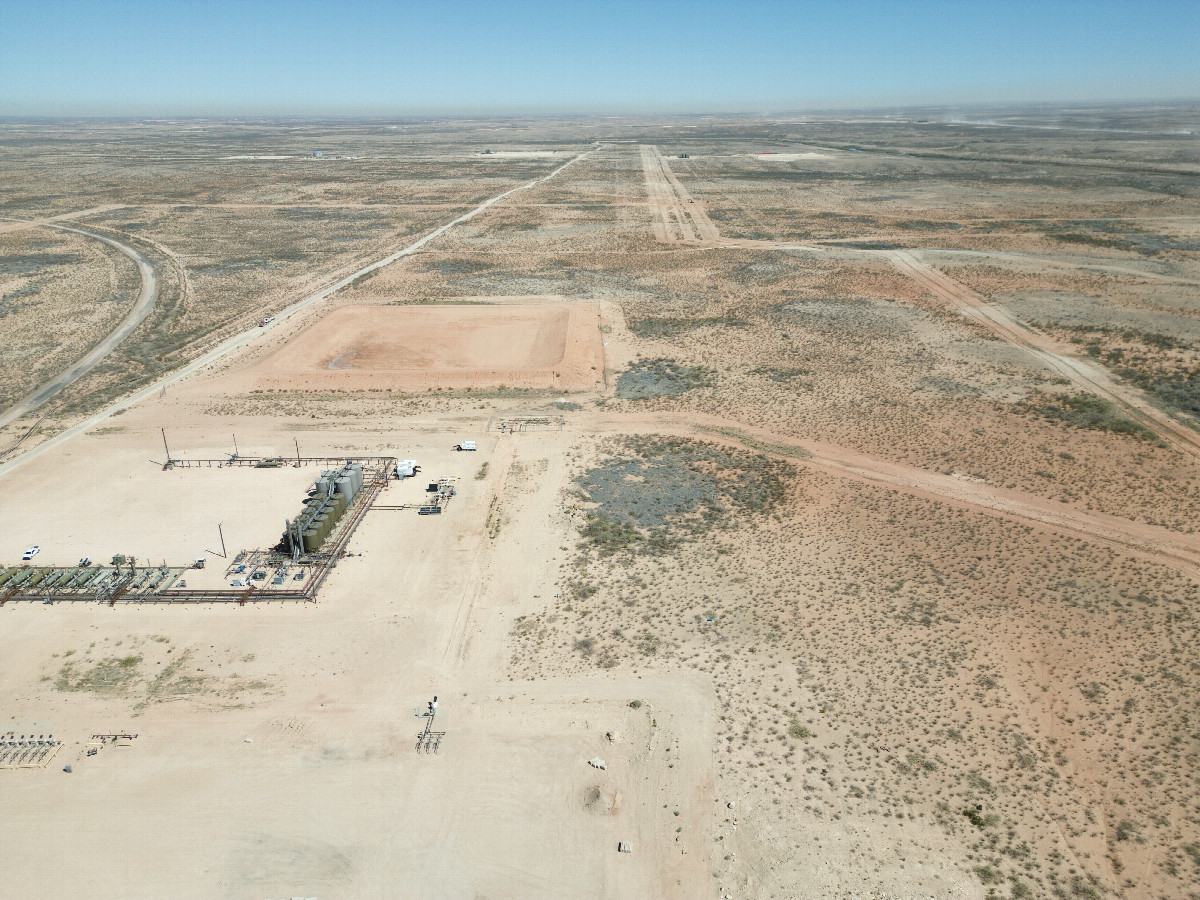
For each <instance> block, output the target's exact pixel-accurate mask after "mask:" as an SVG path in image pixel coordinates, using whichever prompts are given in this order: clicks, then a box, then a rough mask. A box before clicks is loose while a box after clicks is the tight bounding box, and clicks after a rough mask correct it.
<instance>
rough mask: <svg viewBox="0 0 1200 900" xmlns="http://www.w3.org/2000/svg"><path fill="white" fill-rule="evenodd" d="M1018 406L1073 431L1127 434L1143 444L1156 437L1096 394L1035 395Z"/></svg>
mask: <svg viewBox="0 0 1200 900" xmlns="http://www.w3.org/2000/svg"><path fill="white" fill-rule="evenodd" d="M1017 406H1018V409H1019V410H1020V411H1021V412H1022V413H1028V414H1030V415H1032V416H1034V417H1035V418H1041V419H1048V420H1050V421H1052V422H1063V423H1065V424H1067V425H1073V426H1074V427H1076V428H1090V429H1093V430H1096V431H1111V432H1114V433H1116V434H1128V435H1130V436H1132V437H1136V438H1140V439H1141V440H1143V441H1153V440H1156V439H1157V438H1158V435H1156V434H1155V433H1154V432H1153V431H1151V430H1150V429H1149V428H1147V427H1146V426H1145V425H1142V424H1141V423H1140V422H1135V421H1133V419H1129V418H1127V417H1125V416H1124V415H1122V413H1121V411H1120V410H1118V409H1117V407H1115V406H1114V405H1113V404H1112V403H1110V402H1109V401H1107V400H1105V399H1104V398H1103V397H1097V396H1096V395H1095V394H1071V395H1069V396H1065V397H1052V396H1050V395H1049V394H1037V395H1035V396H1034V397H1032V398H1030V399H1028V400H1022V401H1021V402H1020V403H1019V404H1017Z"/></svg>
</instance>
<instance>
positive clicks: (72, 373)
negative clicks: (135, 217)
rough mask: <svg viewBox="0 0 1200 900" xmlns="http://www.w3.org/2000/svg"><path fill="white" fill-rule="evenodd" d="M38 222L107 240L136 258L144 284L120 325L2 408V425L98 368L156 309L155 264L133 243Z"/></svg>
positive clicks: (65, 226) (14, 419) (156, 277)
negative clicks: (31, 389) (74, 359)
mask: <svg viewBox="0 0 1200 900" xmlns="http://www.w3.org/2000/svg"><path fill="white" fill-rule="evenodd" d="M58 218H63V216H59V217H58ZM36 224H37V225H39V226H40V227H43V228H55V229H57V230H59V231H67V232H70V233H72V234H78V235H82V236H84V237H90V238H94V239H95V240H98V241H100V242H101V243H104V244H107V245H108V246H110V247H112V248H113V249H114V250H117V251H119V252H120V253H123V254H124V255H125V256H127V257H129V259H131V260H133V264H134V265H135V266H137V269H138V277H139V279H140V280H141V288H140V290H139V291H138V296H137V299H136V300H135V301H134V304H133V307H132V308H131V309H130V310H129V312H128V313H127V314H126V315H125V318H124V319H122V320H121V321H120V322H119V323H117V327H116V328H114V329H113V330H112V331H110V332H109V333H108V334H106V335H105V336H104V337H103V338H101V339H100V341H99V342H98V343H97V344H96V345H95V346H94V347H92V349H91V350H89V351H88V352H87V353H85V354H84V355H83V357H82V358H80V359H78V360H76V361H75V362H74V363H72V364H71V365H70V366H69V367H67V369H66V370H64V371H62V372H59V373H58V374H57V375H55V376H54V377H53V378H50V379H49V380H48V381H46V382H44V383H43V384H41V385H39V386H38V387H37V388H35V389H34V390H33V391H31V392H30V393H29V394H27V395H26V396H24V397H22V398H21V399H20V400H18V401H17V402H16V403H15V404H13V405H12V406H10V407H9V408H8V409H6V410H3V411H0V428H3V427H4V426H6V425H8V424H10V423H12V422H15V421H16V420H17V419H19V418H21V417H22V416H24V415H26V414H27V413H30V412H32V411H33V410H35V409H37V408H38V407H39V406H41V405H42V404H44V403H45V402H46V401H47V400H49V399H50V398H51V397H54V396H55V395H56V394H58V393H59V392H60V391H62V390H63V389H64V388H66V387H67V386H69V385H71V384H74V383H75V382H76V381H78V380H79V379H80V378H82V377H83V376H84V375H86V374H87V373H88V372H90V371H92V369H94V368H96V366H98V365H99V364H100V363H101V362H102V361H103V360H104V359H105V358H106V357H107V356H108V355H109V354H110V353H112V351H113V350H115V349H116V348H117V346H118V345H119V344H120V343H121V342H122V341H124V340H125V338H127V337H129V335H130V334H132V333H133V331H134V329H136V328H137V327H138V326H139V325H141V324H142V322H144V321H145V319H146V317H147V316H149V315H150V313H151V312H152V311H153V310H154V304H155V302H156V301H157V300H158V276H157V274H156V273H155V271H154V267H153V266H152V265H150V262H149V261H148V260H147V259H146V257H144V256H142V254H140V253H139V252H138V251H137V250H135V249H134V248H133V247H131V246H129V245H128V244H125V243H122V242H121V241H118V240H116V239H115V238H111V237H108V236H107V235H103V234H98V233H97V232H94V231H86V230H84V229H82V228H72V227H71V226H70V225H56V224H54V223H52V222H49V221H46V222H38V223H36Z"/></svg>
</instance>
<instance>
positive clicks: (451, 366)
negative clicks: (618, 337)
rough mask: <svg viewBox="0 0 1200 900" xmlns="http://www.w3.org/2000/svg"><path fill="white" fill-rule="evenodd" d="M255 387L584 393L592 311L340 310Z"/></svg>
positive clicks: (557, 304) (594, 372)
mask: <svg viewBox="0 0 1200 900" xmlns="http://www.w3.org/2000/svg"><path fill="white" fill-rule="evenodd" d="M254 372H255V374H256V376H257V386H258V388H260V389H275V390H281V389H296V388H318V389H325V390H343V391H361V390H393V391H394V390H399V391H418V390H431V389H436V388H443V389H449V390H465V389H479V388H494V387H499V386H501V385H504V386H507V387H521V388H543V389H546V388H549V389H561V390H564V391H576V390H590V389H594V388H596V387H599V386H601V385H602V384H603V380H604V351H603V346H602V344H601V342H600V326H599V307H598V306H597V304H594V303H583V302H564V301H558V300H550V301H545V302H539V303H519V304H512V303H498V304H495V305H461V306H460V305H444V306H442V305H439V306H346V307H342V308H340V309H337V310H334V311H333V312H331V313H330V314H329V315H327V316H325V317H323V318H321V319H320V320H318V321H317V322H315V323H314V324H313V325H311V326H310V327H309V328H307V329H305V330H304V331H303V332H302V333H301V334H300V335H299V336H298V337H296V338H295V339H294V340H293V341H291V342H290V343H288V344H287V345H286V346H285V347H283V348H282V349H280V350H279V351H278V352H276V353H275V354H273V355H272V356H270V357H269V358H268V359H266V360H265V361H263V363H261V364H260V365H259V366H257V367H256V368H255V370H254Z"/></svg>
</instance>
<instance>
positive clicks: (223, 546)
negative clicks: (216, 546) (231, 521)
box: [217, 522, 229, 559]
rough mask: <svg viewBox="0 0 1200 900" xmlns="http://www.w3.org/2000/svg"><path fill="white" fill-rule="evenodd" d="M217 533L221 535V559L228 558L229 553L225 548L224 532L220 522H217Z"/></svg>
mask: <svg viewBox="0 0 1200 900" xmlns="http://www.w3.org/2000/svg"><path fill="white" fill-rule="evenodd" d="M217 534H219V535H220V536H221V559H229V553H228V552H227V551H226V550H225V532H224V531H222V530H221V523H220V522H218V523H217Z"/></svg>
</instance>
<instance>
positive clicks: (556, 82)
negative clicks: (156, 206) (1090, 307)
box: [0, 0, 1200, 118]
mask: <svg viewBox="0 0 1200 900" xmlns="http://www.w3.org/2000/svg"><path fill="white" fill-rule="evenodd" d="M0 32H2V33H4V34H5V35H6V36H7V37H8V42H7V43H8V47H7V48H6V52H5V54H4V55H3V58H0V116H3V117H6V118H23V117H66V118H73V117H80V116H88V117H104V118H137V117H153V118H175V117H178V118H184V117H188V118H191V117H260V116H265V117H282V118H288V117H314V116H315V117H337V118H347V117H350V118H359V117H361V118H372V117H388V116H417V117H429V116H436V117H448V118H453V117H462V116H467V117H479V116H516V115H526V116H546V115H612V114H617V115H696V114H705V113H712V114H718V115H732V114H772V115H779V114H788V113H798V112H823V111H836V110H847V111H849V110H861V111H869V110H884V109H888V108H904V109H913V108H925V107H950V108H963V107H968V106H982V105H1024V104H1047V103H1049V104H1090V103H1105V104H1108V103H1122V102H1124V103H1129V102H1188V101H1193V100H1196V99H1198V98H1200V66H1197V64H1196V59H1195V56H1196V55H1195V47H1196V46H1197V45H1198V44H1200V40H1198V38H1200V7H1197V5H1196V4H1193V3H1185V2H1163V3H1158V4H1155V5H1154V6H1153V7H1150V8H1149V11H1148V8H1147V7H1145V6H1144V5H1142V4H1134V3H1128V2H1117V0H1109V2H1101V3H1092V4H1080V3H1068V2H1043V3H1032V2H1020V3H1012V4H1004V5H1003V6H1000V5H994V6H993V5H988V6H982V5H977V4H955V3H945V2H913V3H896V2H886V0H872V2H859V3H849V4H846V3H830V2H816V3H809V4H795V3H779V2H771V0H761V2H751V3H743V4H736V5H730V4H724V3H719V2H713V0H698V2H693V3H684V2H678V0H669V2H662V3H656V4H653V5H644V4H642V5H639V4H634V3H630V2H625V0H619V2H605V3H593V4H580V5H574V4H555V3H548V2H537V0H527V2H518V3H511V4H498V3H482V2H459V3H453V4H449V5H441V6H436V7H434V6H431V5H429V4H423V5H416V4H412V5H397V4H386V3H379V2H363V3H355V4H349V5H333V4H321V3H313V2H303V3H295V4H283V3H277V2H265V3H259V4H253V5H245V4H237V3H233V2H229V0H215V2H213V3H206V4H196V3H187V2H184V3H175V4H167V5H163V6H156V5H150V4H145V3H138V2H114V3H99V2H94V0H78V2H63V0H58V2H47V3H38V4H33V3H20V2H19V3H14V4H8V5H6V6H4V7H3V8H0Z"/></svg>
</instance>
